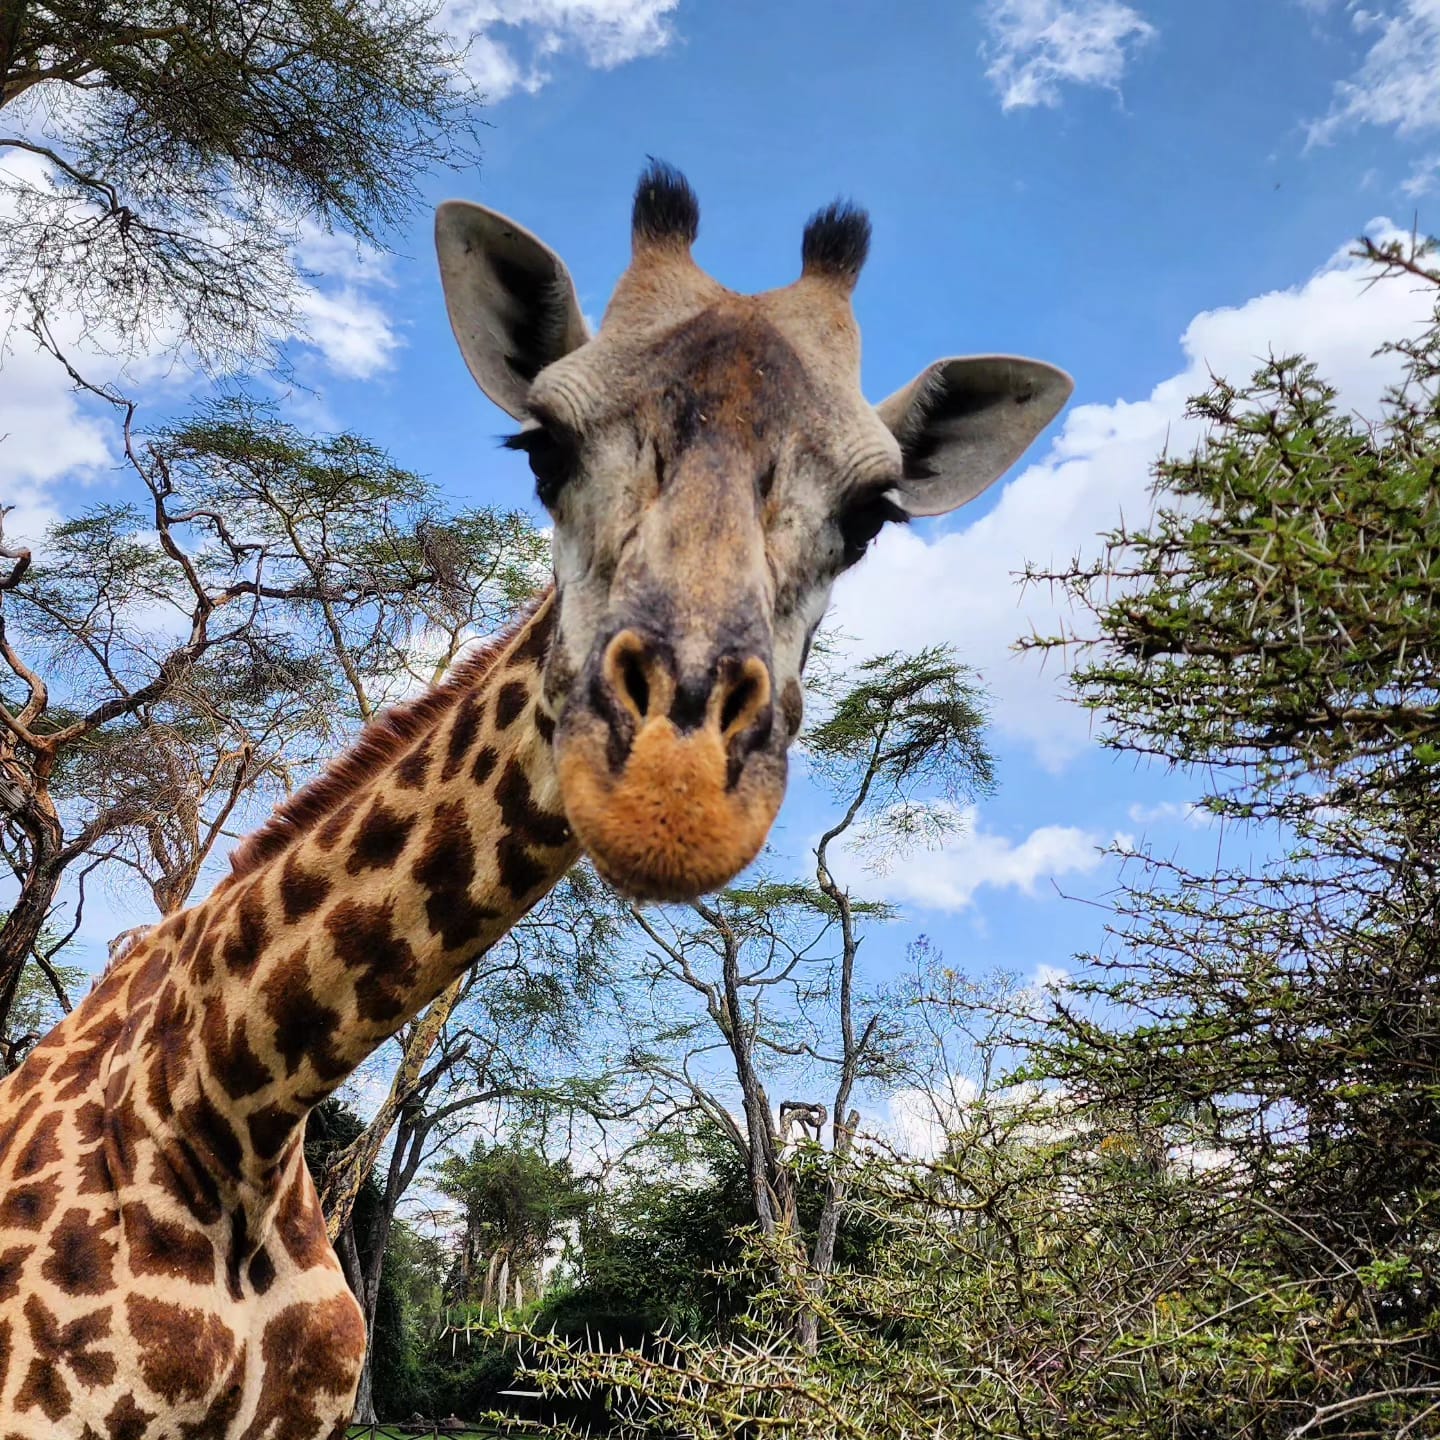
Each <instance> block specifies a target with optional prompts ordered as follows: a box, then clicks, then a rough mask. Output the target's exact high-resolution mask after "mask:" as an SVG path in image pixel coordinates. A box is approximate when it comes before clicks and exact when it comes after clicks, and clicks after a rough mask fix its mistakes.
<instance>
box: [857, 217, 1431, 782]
mask: <svg viewBox="0 0 1440 1440" xmlns="http://www.w3.org/2000/svg"><path fill="white" fill-rule="evenodd" d="M1372 231H1373V232H1374V233H1376V234H1377V235H1380V234H1384V235H1389V234H1393V233H1394V231H1393V227H1390V226H1389V223H1388V222H1377V225H1376V226H1374V227H1372ZM1348 248H1349V247H1346V250H1342V251H1340V252H1339V253H1337V254H1336V255H1334V256H1332V258H1331V259H1330V261H1329V262H1328V263H1327V264H1326V265H1325V266H1324V267H1323V268H1322V269H1321V270H1319V271H1318V272H1317V273H1316V274H1314V275H1313V276H1311V278H1310V279H1309V280H1307V281H1305V282H1304V283H1303V284H1300V285H1296V286H1294V287H1292V288H1291V289H1288V290H1277V291H1272V292H1271V293H1269V294H1266V295H1260V296H1257V297H1256V298H1255V299H1253V300H1249V301H1247V302H1246V303H1244V304H1243V305H1238V306H1235V307H1232V308H1226V309H1218V310H1207V311H1204V312H1202V313H1201V314H1199V315H1197V316H1196V317H1195V318H1194V319H1193V320H1192V321H1191V322H1190V324H1189V325H1188V326H1187V328H1186V330H1185V333H1184V335H1183V336H1182V337H1181V342H1180V344H1181V349H1182V352H1183V356H1184V363H1183V365H1182V367H1181V368H1180V369H1179V370H1178V372H1177V373H1176V374H1174V375H1173V376H1171V377H1170V378H1169V379H1166V380H1162V381H1161V382H1160V383H1159V384H1158V385H1156V386H1155V387H1154V388H1153V389H1152V390H1151V392H1150V394H1149V395H1148V396H1147V397H1145V398H1144V399H1139V400H1125V399H1119V400H1115V401H1114V402H1112V403H1111V404H1108V405H1101V404H1090V405H1080V406H1076V407H1075V408H1073V409H1072V410H1070V411H1069V412H1068V413H1067V414H1066V416H1065V417H1064V421H1063V425H1062V428H1061V429H1060V431H1059V433H1058V434H1057V435H1056V437H1055V438H1054V440H1053V441H1052V442H1051V444H1050V447H1049V450H1048V452H1042V453H1041V456H1040V458H1039V459H1038V460H1037V462H1036V463H1034V464H1032V465H1030V466H1029V467H1027V468H1026V469H1024V470H1022V471H1021V472H1020V473H1019V474H1018V475H1016V476H1015V478H1014V479H1012V480H1011V481H1010V482H1009V483H1008V484H1007V485H1006V486H1005V487H1004V489H1003V491H1002V492H1001V495H1000V498H999V502H998V504H997V505H996V506H995V508H994V509H993V510H992V511H990V513H989V514H987V515H985V516H983V517H982V518H981V519H979V520H977V521H975V522H974V523H973V524H971V525H970V526H968V527H967V528H965V529H963V530H957V531H952V532H950V533H947V534H940V535H935V534H934V533H933V528H932V529H931V530H930V533H922V531H921V529H920V528H919V527H911V528H907V529H899V528H895V527H891V528H890V529H889V530H887V531H885V532H883V533H882V535H881V537H880V540H879V542H878V543H877V544H876V545H875V547H874V550H873V553H872V554H871V555H870V556H868V557H867V558H866V560H865V562H864V563H863V564H861V565H857V566H856V567H855V568H854V569H853V570H851V571H849V572H848V573H847V574H846V575H845V576H844V577H842V579H841V581H840V583H839V585H838V586H837V587H836V614H835V620H836V622H837V625H838V628H839V629H840V630H841V631H842V632H843V633H844V634H845V635H846V636H848V637H850V646H851V653H852V654H853V655H855V656H860V655H873V654H879V653H883V652H885V651H890V650H896V649H913V648H917V647H919V646H923V645H931V644H938V643H950V644H953V645H954V646H955V647H956V649H957V650H958V652H959V655H960V657H961V659H963V660H965V661H967V662H968V663H970V664H972V665H975V666H976V667H977V668H978V669H979V670H980V671H981V674H982V676H983V679H984V681H985V683H986V685H987V686H988V688H989V689H990V691H991V694H992V696H993V697H994V722H995V725H996V728H997V729H998V731H999V732H1000V733H1001V734H1003V735H1006V736H1008V737H1010V738H1012V739H1015V740H1018V741H1020V742H1021V743H1022V744H1025V745H1026V746H1028V747H1029V748H1030V749H1032V750H1033V752H1034V754H1035V756H1036V758H1037V760H1038V761H1039V762H1040V764H1041V765H1043V766H1045V767H1046V768H1048V769H1050V770H1052V771H1054V770H1058V769H1060V768H1062V767H1063V766H1064V765H1065V764H1066V763H1067V762H1068V761H1069V760H1070V759H1071V758H1072V757H1073V756H1074V755H1075V754H1076V753H1077V752H1078V751H1079V750H1081V749H1083V748H1084V747H1085V745H1086V743H1087V735H1088V732H1089V726H1090V719H1089V716H1088V713H1087V712H1085V711H1082V710H1080V709H1079V708H1078V707H1077V706H1075V705H1073V704H1070V703H1068V702H1066V701H1065V700H1064V699H1063V698H1062V697H1063V693H1064V691H1063V680H1064V675H1063V668H1062V666H1061V664H1060V661H1059V657H1058V656H1055V655H1052V656H1051V657H1050V659H1049V660H1048V661H1047V662H1046V665H1045V666H1044V667H1042V666H1041V664H1040V663H1039V661H1038V660H1037V659H1036V658H1034V657H1033V656H1017V655H1015V654H1014V653H1012V650H1011V646H1012V645H1013V643H1014V641H1015V639H1016V637H1017V636H1020V635H1022V634H1026V633H1028V632H1030V631H1031V630H1032V628H1033V629H1034V630H1036V631H1038V632H1040V633H1042V634H1054V633H1057V631H1058V630H1059V629H1060V628H1061V620H1062V617H1063V616H1064V615H1065V613H1066V612H1065V611H1064V610H1063V609H1062V608H1061V606H1062V601H1061V599H1060V597H1058V596H1054V595H1051V594H1049V593H1048V592H1047V591H1044V590H1038V589H1032V590H1029V591H1026V592H1024V593H1023V594H1022V592H1021V590H1020V587H1019V585H1018V583H1017V581H1016V578H1015V577H1016V572H1017V571H1020V570H1021V569H1023V568H1024V565H1025V562H1026V561H1027V560H1028V561H1033V562H1035V563H1036V564H1037V565H1040V566H1048V565H1053V566H1056V567H1057V568H1059V567H1063V566H1064V565H1065V564H1066V562H1067V561H1068V560H1069V559H1070V558H1071V557H1072V556H1073V555H1074V554H1075V553H1076V552H1077V551H1085V550H1089V549H1091V548H1093V544H1094V537H1095V535H1096V534H1097V533H1098V532H1100V531H1102V530H1107V529H1110V528H1112V527H1113V526H1114V525H1115V524H1116V522H1117V521H1118V520H1119V519H1120V517H1121V514H1122V513H1123V514H1124V515H1125V517H1126V518H1127V520H1129V521H1130V522H1131V523H1134V522H1137V521H1143V520H1144V518H1145V517H1146V515H1147V514H1148V512H1149V506H1150V502H1149V481H1150V468H1151V465H1152V462H1153V461H1154V460H1155V458H1156V456H1157V455H1158V454H1160V452H1161V451H1162V450H1163V449H1165V448H1166V446H1167V445H1168V447H1169V449H1170V450H1171V451H1172V452H1181V453H1183V452H1186V451H1188V450H1189V449H1191V448H1192V447H1193V446H1194V444H1195V443H1196V441H1197V440H1198V439H1199V437H1200V434H1201V430H1200V427H1199V425H1198V424H1197V423H1196V422H1193V421H1190V420H1187V419H1185V416H1184V412H1185V403H1186V399H1187V397H1189V396H1191V395H1194V394H1197V393H1199V392H1200V391H1203V390H1204V389H1205V388H1206V387H1207V384H1208V380H1209V375H1210V373H1211V372H1212V371H1213V372H1214V373H1215V374H1219V375H1225V376H1229V377H1231V378H1234V379H1237V380H1239V379H1245V378H1247V377H1248V376H1249V375H1250V374H1251V373H1252V372H1253V371H1254V370H1255V369H1256V368H1257V366H1258V365H1259V364H1261V363H1262V362H1263V360H1264V358H1265V356H1266V354H1267V352H1269V351H1271V350H1274V351H1275V352H1278V353H1285V352H1295V351H1300V352H1303V353H1304V354H1306V355H1308V356H1309V357H1310V358H1311V359H1312V360H1314V361H1315V362H1316V363H1317V364H1318V365H1319V367H1320V371H1321V373H1322V375H1324V376H1325V377H1326V378H1327V379H1329V380H1330V382H1331V383H1332V384H1334V385H1336V386H1337V387H1338V388H1339V391H1340V394H1341V397H1342V402H1343V403H1345V404H1347V405H1348V406H1350V407H1351V408H1352V409H1354V410H1357V411H1359V412H1360V413H1362V414H1366V415H1373V414H1374V413H1375V411H1376V409H1377V405H1378V401H1379V397H1380V395H1381V392H1382V391H1383V389H1384V388H1385V386H1386V385H1387V384H1388V383H1390V382H1391V381H1393V380H1394V379H1395V378H1396V375H1397V373H1398V365H1397V362H1396V360H1395V358H1394V357H1393V356H1386V357H1376V356H1375V355H1374V353H1373V352H1374V351H1375V349H1376V347H1377V346H1379V345H1380V344H1381V343H1382V342H1384V341H1386V340H1389V339H1394V338H1395V337H1397V336H1400V335H1403V334H1407V333H1413V332H1414V331H1415V330H1416V329H1418V328H1419V327H1420V326H1421V325H1422V324H1423V323H1424V322H1425V321H1426V319H1428V317H1429V313H1430V305H1431V301H1432V297H1431V296H1430V294H1428V293H1426V292H1425V291H1423V290H1422V289H1421V288H1420V287H1417V286H1415V285H1412V284H1409V283H1407V282H1404V281H1386V282H1384V283H1382V284H1379V285H1376V286H1374V287H1373V288H1372V289H1370V290H1369V291H1368V292H1366V291H1365V290H1364V283H1365V281H1366V280H1367V279H1368V278H1369V276H1370V271H1369V270H1368V268H1367V267H1366V266H1364V265H1363V264H1361V263H1360V262H1358V261H1355V260H1352V259H1350V258H1349V256H1348V253H1347V251H1348ZM1080 380H1081V384H1082V385H1083V383H1084V376H1083V374H1082V375H1081V377H1080Z"/></svg>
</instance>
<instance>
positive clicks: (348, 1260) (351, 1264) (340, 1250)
mask: <svg viewBox="0 0 1440 1440" xmlns="http://www.w3.org/2000/svg"><path fill="white" fill-rule="evenodd" d="M335 1253H336V1254H337V1255H338V1256H339V1257H340V1268H341V1269H342V1270H343V1271H344V1272H345V1281H346V1283H347V1284H348V1285H349V1286H350V1291H351V1294H353V1295H354V1296H355V1298H356V1300H358V1301H359V1302H360V1308H361V1309H362V1310H363V1311H364V1312H365V1334H366V1336H367V1337H368V1336H370V1334H371V1329H372V1326H373V1325H374V1320H375V1310H374V1307H373V1306H372V1305H370V1304H369V1303H368V1302H367V1300H366V1298H365V1290H366V1283H365V1282H366V1275H365V1267H364V1266H363V1265H362V1264H361V1263H360V1247H359V1246H358V1245H357V1244H356V1243H355V1226H354V1225H353V1224H350V1225H346V1227H345V1228H344V1229H343V1230H342V1231H341V1232H340V1234H339V1235H337V1236H336V1237H335ZM373 1353H374V1350H373V1348H372V1347H371V1346H370V1345H369V1344H367V1345H366V1346H365V1360H364V1363H363V1365H362V1366H361V1370H360V1386H359V1388H358V1389H357V1390H356V1391H355V1408H354V1410H353V1411H352V1412H351V1414H350V1423H351V1424H352V1425H373V1424H375V1395H374V1388H373V1384H372V1381H371V1369H370V1357H371V1355H372V1354H373Z"/></svg>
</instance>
